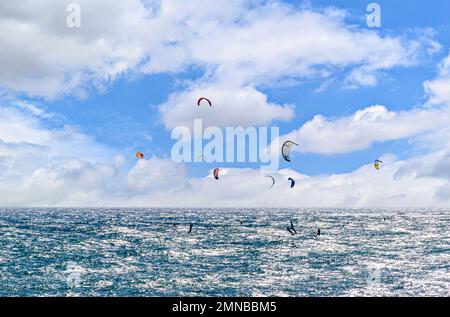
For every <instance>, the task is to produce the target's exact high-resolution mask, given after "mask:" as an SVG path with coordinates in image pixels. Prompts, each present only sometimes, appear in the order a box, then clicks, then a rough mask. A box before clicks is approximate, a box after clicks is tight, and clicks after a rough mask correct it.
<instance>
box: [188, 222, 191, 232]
mask: <svg viewBox="0 0 450 317" xmlns="http://www.w3.org/2000/svg"><path fill="white" fill-rule="evenodd" d="M191 232H192V223H191V224H190V225H189V232H188V234H190V233H191Z"/></svg>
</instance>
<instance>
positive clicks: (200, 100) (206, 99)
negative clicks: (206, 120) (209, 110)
mask: <svg viewBox="0 0 450 317" xmlns="http://www.w3.org/2000/svg"><path fill="white" fill-rule="evenodd" d="M202 100H205V101H206V102H208V103H209V106H210V107H212V103H211V101H210V100H209V99H208V98H205V97H201V98H199V99H198V100H197V106H199V107H200V103H201V102H202Z"/></svg>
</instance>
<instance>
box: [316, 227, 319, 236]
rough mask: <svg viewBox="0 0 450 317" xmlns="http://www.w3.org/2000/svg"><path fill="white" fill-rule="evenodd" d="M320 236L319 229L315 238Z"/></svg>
mask: <svg viewBox="0 0 450 317" xmlns="http://www.w3.org/2000/svg"><path fill="white" fill-rule="evenodd" d="M319 236H320V228H318V229H317V233H316V238H318V237H319Z"/></svg>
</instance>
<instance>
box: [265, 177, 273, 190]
mask: <svg viewBox="0 0 450 317" xmlns="http://www.w3.org/2000/svg"><path fill="white" fill-rule="evenodd" d="M265 177H268V178H270V179H272V186H270V188H272V187H273V186H274V185H275V178H273V177H272V176H270V175H266V176H265Z"/></svg>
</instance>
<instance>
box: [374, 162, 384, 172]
mask: <svg viewBox="0 0 450 317" xmlns="http://www.w3.org/2000/svg"><path fill="white" fill-rule="evenodd" d="M382 163H383V161H380V160H375V162H374V163H373V166H374V167H375V169H377V170H379V169H380V164H382Z"/></svg>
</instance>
